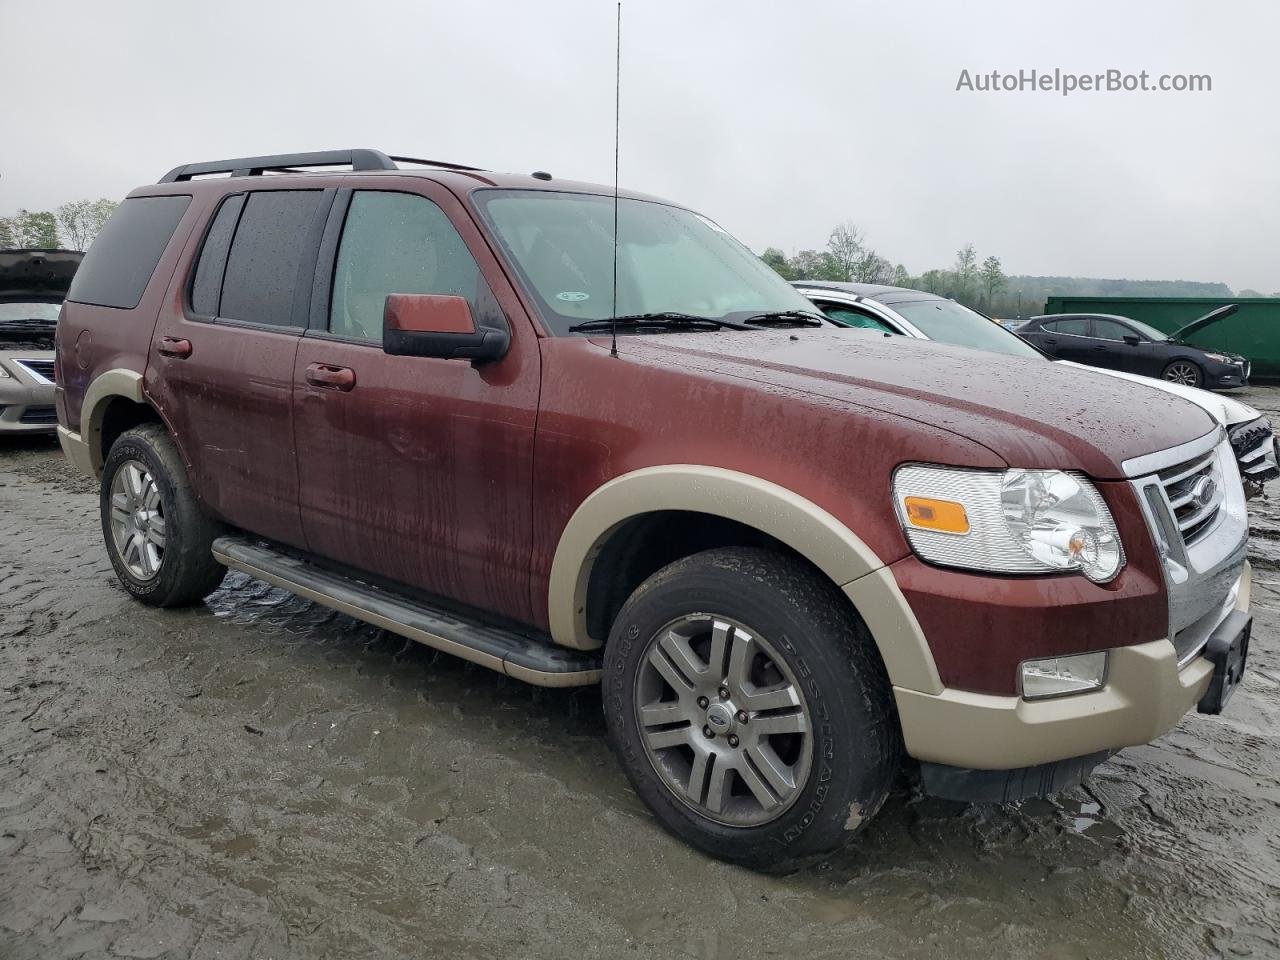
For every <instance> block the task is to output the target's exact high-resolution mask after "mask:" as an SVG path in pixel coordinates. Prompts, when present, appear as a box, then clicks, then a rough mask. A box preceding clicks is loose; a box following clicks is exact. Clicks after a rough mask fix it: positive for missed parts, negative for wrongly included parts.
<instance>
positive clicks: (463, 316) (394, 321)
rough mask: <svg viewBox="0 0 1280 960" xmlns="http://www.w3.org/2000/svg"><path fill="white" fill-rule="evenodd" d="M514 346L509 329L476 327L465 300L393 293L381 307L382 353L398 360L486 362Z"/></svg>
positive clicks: (461, 298)
mask: <svg viewBox="0 0 1280 960" xmlns="http://www.w3.org/2000/svg"><path fill="white" fill-rule="evenodd" d="M509 346H511V334H509V333H508V332H507V331H506V330H495V329H492V328H485V327H481V328H477V327H476V322H475V320H474V319H472V317H471V307H470V305H468V303H467V301H466V298H465V297H452V296H440V295H437V294H433V293H392V294H389V295H388V296H387V299H386V302H385V303H384V304H383V308H382V350H383V352H384V353H389V354H391V355H392V356H397V357H439V358H441V359H444V360H471V361H472V362H474V363H483V362H485V361H489V360H499V359H501V358H502V357H503V356H504V355H505V354H506V352H507V348H508V347H509Z"/></svg>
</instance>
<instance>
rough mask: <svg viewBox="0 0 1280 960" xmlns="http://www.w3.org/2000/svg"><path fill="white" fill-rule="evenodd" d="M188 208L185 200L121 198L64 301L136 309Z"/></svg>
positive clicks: (188, 200) (176, 198)
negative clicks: (122, 201)
mask: <svg viewBox="0 0 1280 960" xmlns="http://www.w3.org/2000/svg"><path fill="white" fill-rule="evenodd" d="M190 204H191V198H190V197H189V196H169V197H132V198H130V199H128V200H125V201H124V203H122V204H120V207H119V209H117V210H116V212H115V213H113V214H112V215H111V219H110V220H108V221H107V225H106V226H105V227H103V228H102V232H101V233H99V234H98V237H97V239H96V240H94V241H93V243H92V244H91V245H90V247H89V252H88V253H86V254H85V256H84V261H83V262H82V263H81V264H80V269H79V270H77V271H76V275H75V279H74V280H72V281H71V288H70V289H69V290H68V291H67V299H68V300H73V301H75V302H76V303H90V304H95V305H97V306H100V307H119V308H121V309H124V310H132V309H133V308H134V307H136V306H137V305H138V301H139V300H141V299H142V293H143V291H144V290H146V289H147V283H148V282H150V280H151V275H152V274H153V273H155V271H156V264H158V263H159V262H160V257H161V256H162V255H163V254H164V248H165V247H166V246H168V244H169V240H170V238H171V237H172V236H173V231H174V230H176V229H177V227H178V221H179V220H181V219H182V215H183V214H184V213H186V212H187V207H188V206H190Z"/></svg>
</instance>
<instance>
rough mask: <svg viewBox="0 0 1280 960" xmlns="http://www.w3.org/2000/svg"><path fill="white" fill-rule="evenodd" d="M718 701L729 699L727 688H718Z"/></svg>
mask: <svg viewBox="0 0 1280 960" xmlns="http://www.w3.org/2000/svg"><path fill="white" fill-rule="evenodd" d="M720 699H721V700H728V699H729V688H728V687H721V688H720Z"/></svg>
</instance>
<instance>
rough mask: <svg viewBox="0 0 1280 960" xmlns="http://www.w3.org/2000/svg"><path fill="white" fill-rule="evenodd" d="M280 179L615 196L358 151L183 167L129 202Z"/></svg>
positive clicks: (574, 183) (594, 187) (591, 186)
mask: <svg viewBox="0 0 1280 960" xmlns="http://www.w3.org/2000/svg"><path fill="white" fill-rule="evenodd" d="M336 168H343V169H336ZM282 176H283V177H304V178H308V179H309V178H313V177H344V178H345V177H361V178H364V177H420V178H423V179H428V180H433V181H435V182H437V183H441V184H444V185H445V186H447V187H449V188H450V189H451V190H452V191H453V192H454V193H457V194H459V195H462V194H465V193H469V192H470V191H472V190H475V189H479V188H481V187H498V188H503V189H511V190H543V191H558V192H569V193H585V194H594V195H597V196H609V197H612V196H613V195H614V192H615V188H614V186H613V185H612V184H609V185H605V184H599V183H587V182H584V181H579V180H558V179H556V178H554V177H553V176H551V175H550V174H548V173H545V172H543V171H536V172H535V173H529V174H515V173H494V172H492V171H489V170H482V169H480V168H478V167H470V166H465V165H463V164H459V163H452V162H445V161H436V160H421V159H418V158H414V157H399V156H388V155H387V154H385V153H382V152H381V151H379V150H369V149H355V150H323V151H313V152H310V153H289V154H274V155H270V156H259V157H238V158H233V159H228V160H210V161H202V162H199V163H188V164H183V165H182V166H178V167H174V168H173V169H172V170H170V171H169V172H168V173H166V174H165V175H164V176H163V177H162V178H161V179H160V180H159V181H158V183H157V184H156V186H155V187H143V188H141V189H139V190H135V191H134V192H133V193H131V194H130V196H148V195H150V196H154V195H157V194H165V193H175V192H178V193H189V192H190V191H191V190H192V189H193V188H196V189H223V190H225V189H228V186H227V185H228V183H232V184H235V185H236V186H237V187H240V186H241V185H244V184H246V183H247V182H249V183H251V182H255V181H256V182H257V183H261V182H262V181H263V180H266V179H270V180H271V181H272V183H273V184H277V183H278V181H277V178H278V177H282ZM206 183H208V184H215V185H221V186H220V187H216V186H215V187H199V188H197V187H196V185H197V184H206ZM157 188H159V189H157ZM617 194H618V196H619V197H624V198H626V199H629V200H648V201H653V202H657V203H665V204H668V205H670V206H680V204H672V203H671V202H670V201H667V200H663V199H662V198H660V197H655V196H651V195H649V194H644V193H638V192H635V191H631V190H621V189H620V190H617Z"/></svg>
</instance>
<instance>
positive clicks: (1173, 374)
mask: <svg viewBox="0 0 1280 960" xmlns="http://www.w3.org/2000/svg"><path fill="white" fill-rule="evenodd" d="M1164 378H1165V379H1166V380H1168V381H1169V382H1170V383H1180V384H1182V385H1183V386H1184V387H1194V386H1195V385H1196V382H1197V381H1198V380H1199V379H1200V374H1199V371H1198V370H1196V368H1195V367H1194V366H1193V365H1192V364H1190V363H1187V362H1186V361H1185V360H1180V361H1178V362H1177V363H1171V364H1169V367H1168V369H1167V370H1165V372H1164Z"/></svg>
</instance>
